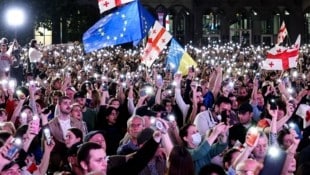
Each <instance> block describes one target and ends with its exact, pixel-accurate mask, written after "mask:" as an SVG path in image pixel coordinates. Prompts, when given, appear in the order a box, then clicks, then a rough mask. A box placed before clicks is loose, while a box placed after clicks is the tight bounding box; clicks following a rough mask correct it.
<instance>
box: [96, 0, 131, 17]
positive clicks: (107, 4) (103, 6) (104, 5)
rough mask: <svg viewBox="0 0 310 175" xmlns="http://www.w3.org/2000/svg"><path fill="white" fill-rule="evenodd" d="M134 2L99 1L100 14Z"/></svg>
mask: <svg viewBox="0 0 310 175" xmlns="http://www.w3.org/2000/svg"><path fill="white" fill-rule="evenodd" d="M132 1H134V0H98V6H99V10H100V14H101V13H103V12H105V11H107V10H110V9H112V8H114V7H119V6H121V5H123V4H126V3H128V2H132Z"/></svg>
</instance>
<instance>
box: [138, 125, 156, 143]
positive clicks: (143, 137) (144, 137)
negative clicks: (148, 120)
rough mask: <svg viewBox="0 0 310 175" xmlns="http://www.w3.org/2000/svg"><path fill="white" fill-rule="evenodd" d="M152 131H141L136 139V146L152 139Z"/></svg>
mask: <svg viewBox="0 0 310 175" xmlns="http://www.w3.org/2000/svg"><path fill="white" fill-rule="evenodd" d="M153 133H154V130H153V129H152V128H145V129H143V130H142V131H141V132H140V133H139V134H138V137H137V143H138V145H141V144H143V143H144V142H146V141H148V140H149V139H151V138H152V137H153Z"/></svg>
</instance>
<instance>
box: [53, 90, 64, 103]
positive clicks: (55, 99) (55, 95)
mask: <svg viewBox="0 0 310 175" xmlns="http://www.w3.org/2000/svg"><path fill="white" fill-rule="evenodd" d="M62 96H63V94H62V92H61V91H58V90H56V91H53V92H52V94H51V99H50V100H51V103H52V104H54V105H56V104H57V103H58V101H59V98H60V97H62Z"/></svg>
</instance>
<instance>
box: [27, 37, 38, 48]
mask: <svg viewBox="0 0 310 175" xmlns="http://www.w3.org/2000/svg"><path fill="white" fill-rule="evenodd" d="M37 44H38V43H37V40H35V39H32V40H30V43H29V46H30V47H32V48H36V47H37Z"/></svg>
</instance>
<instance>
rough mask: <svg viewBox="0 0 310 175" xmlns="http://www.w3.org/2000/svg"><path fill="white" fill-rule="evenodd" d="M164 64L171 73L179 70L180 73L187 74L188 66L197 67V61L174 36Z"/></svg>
mask: <svg viewBox="0 0 310 175" xmlns="http://www.w3.org/2000/svg"><path fill="white" fill-rule="evenodd" d="M166 65H167V67H168V68H169V69H170V70H171V71H172V72H173V73H176V72H177V71H180V72H181V73H182V75H187V74H188V69H189V68H190V67H192V66H194V67H197V63H196V62H195V61H194V60H193V58H192V57H191V56H190V55H189V54H188V53H187V52H186V51H185V50H184V49H183V48H182V46H181V45H180V44H179V43H178V42H177V41H176V40H175V39H174V38H173V39H172V40H171V43H170V46H169V51H168V55H167V63H166Z"/></svg>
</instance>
